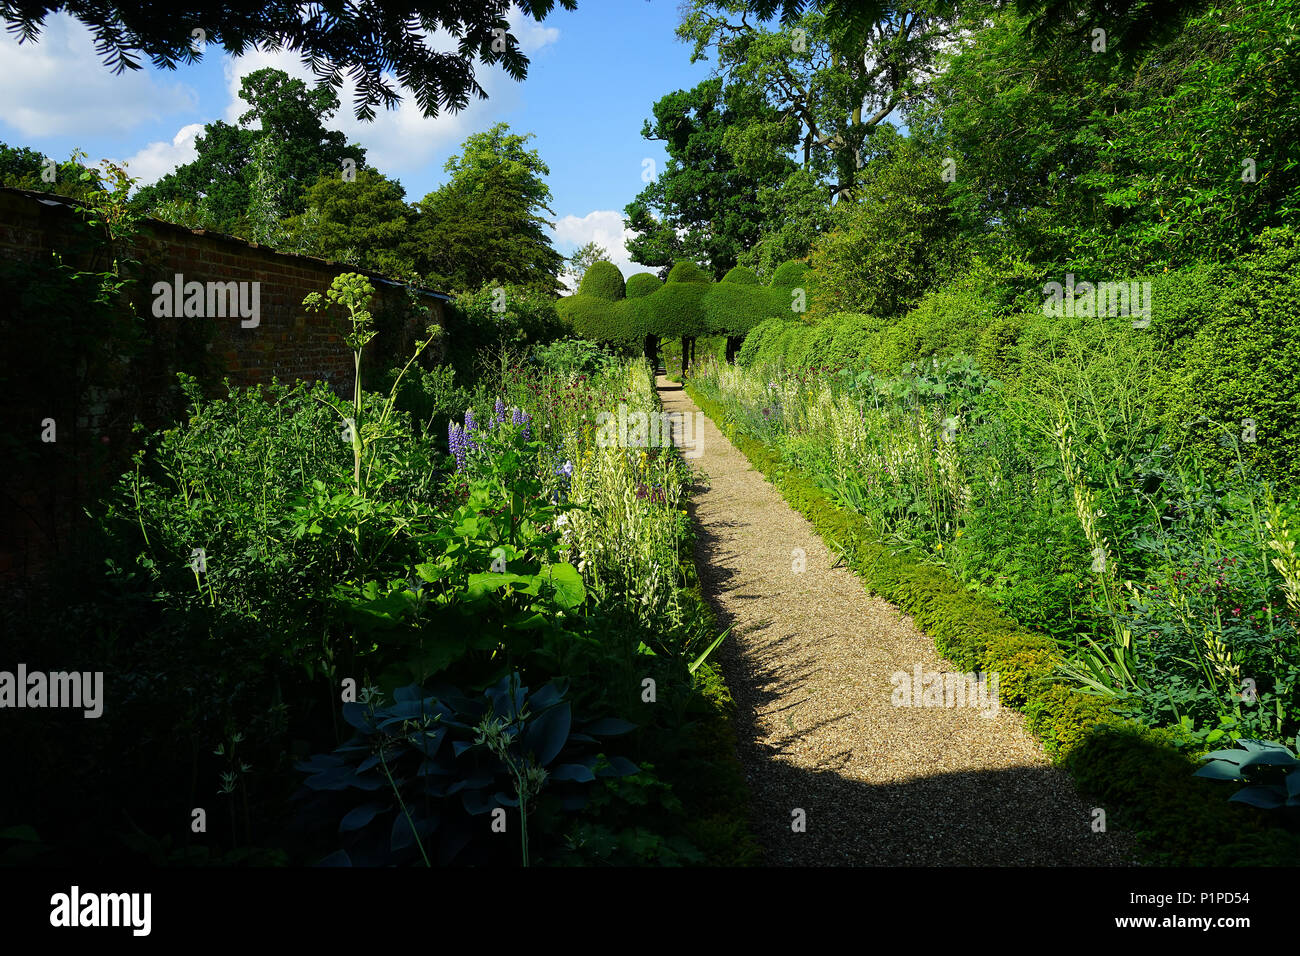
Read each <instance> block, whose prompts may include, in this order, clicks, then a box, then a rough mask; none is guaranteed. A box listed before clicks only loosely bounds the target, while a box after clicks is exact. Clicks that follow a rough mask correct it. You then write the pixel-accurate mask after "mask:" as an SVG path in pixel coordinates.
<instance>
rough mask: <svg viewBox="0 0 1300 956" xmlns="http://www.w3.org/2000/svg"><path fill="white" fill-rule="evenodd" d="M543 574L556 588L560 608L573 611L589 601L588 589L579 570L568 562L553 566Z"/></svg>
mask: <svg viewBox="0 0 1300 956" xmlns="http://www.w3.org/2000/svg"><path fill="white" fill-rule="evenodd" d="M543 574H544V575H545V576H546V580H547V583H549V584H550V585H551V587H553V588H555V601H556V603H557V604H559V605H560V607H562V608H564V609H565V610H566V611H567V610H572V609H573V608H575V607H578V606H579V605H580V604H582V602H583V601H585V600H587V588H586V586H585V585H584V584H583V583H582V575H581V574H579V573H578V569H577V568H575V567H574V566H573V565H572V564H570V563H569V562H567V561H564V562H562V563H560V564H552V565H551V566H550V567H549V568H547V569H546V571H545V572H543Z"/></svg>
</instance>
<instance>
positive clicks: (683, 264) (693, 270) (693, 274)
mask: <svg viewBox="0 0 1300 956" xmlns="http://www.w3.org/2000/svg"><path fill="white" fill-rule="evenodd" d="M666 281H668V282H699V283H711V282H712V281H713V279H712V278H710V277H709V274H708V273H707V272H705V271H704V270H703V269H701V268H700V267H699V266H697V265H696V264H695V263H694V262H691V261H690V260H689V259H682V260H681V261H680V262H678V263H677V264H676V265H674V266H673V267H672V269H670V270H669V271H668V279H667V280H666Z"/></svg>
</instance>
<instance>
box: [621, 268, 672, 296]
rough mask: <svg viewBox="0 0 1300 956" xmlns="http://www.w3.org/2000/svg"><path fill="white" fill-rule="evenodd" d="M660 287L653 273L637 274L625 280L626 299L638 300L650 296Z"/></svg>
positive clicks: (660, 283)
mask: <svg viewBox="0 0 1300 956" xmlns="http://www.w3.org/2000/svg"><path fill="white" fill-rule="evenodd" d="M662 285H663V283H662V282H660V281H659V277H658V276H657V275H655V274H654V273H653V272H638V273H637V274H636V275H634V276H632V277H631V278H630V279H628V280H627V298H629V299H639V298H641V297H642V296H647V295H650V293H652V292H654V291H655V290H657V289H658V288H659V287H660V286H662Z"/></svg>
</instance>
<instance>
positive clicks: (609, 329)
mask: <svg viewBox="0 0 1300 956" xmlns="http://www.w3.org/2000/svg"><path fill="white" fill-rule="evenodd" d="M614 309H615V305H614V303H612V302H610V301H609V300H608V299H597V298H596V297H595V296H590V295H582V294H578V295H567V296H564V297H563V298H561V299H556V300H555V311H556V312H557V313H558V314H559V315H560V318H561V319H562V320H563V321H564V322H566V323H567V324H568V325H569V327H570V328H571V329H572V330H573V333H574V334H575V335H577V336H579V337H581V338H584V339H593V340H594V341H597V342H612V341H617V340H619V339H620V335H619V331H620V330H619V329H618V328H617V327H616V322H615V315H614Z"/></svg>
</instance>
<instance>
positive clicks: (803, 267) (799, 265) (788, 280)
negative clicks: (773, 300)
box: [771, 260, 811, 289]
mask: <svg viewBox="0 0 1300 956" xmlns="http://www.w3.org/2000/svg"><path fill="white" fill-rule="evenodd" d="M810 271H811V270H810V269H809V267H808V263H806V262H799V261H797V260H795V261H791V262H783V263H781V264H780V265H779V266H777V267H776V272H774V273H772V282H771V286H772V288H773V289H794V288H798V287H801V286H803V285H804V283H805V281H807V277H808V274H809V272H810Z"/></svg>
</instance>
